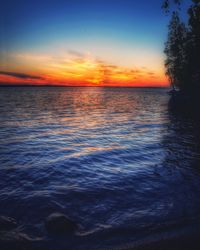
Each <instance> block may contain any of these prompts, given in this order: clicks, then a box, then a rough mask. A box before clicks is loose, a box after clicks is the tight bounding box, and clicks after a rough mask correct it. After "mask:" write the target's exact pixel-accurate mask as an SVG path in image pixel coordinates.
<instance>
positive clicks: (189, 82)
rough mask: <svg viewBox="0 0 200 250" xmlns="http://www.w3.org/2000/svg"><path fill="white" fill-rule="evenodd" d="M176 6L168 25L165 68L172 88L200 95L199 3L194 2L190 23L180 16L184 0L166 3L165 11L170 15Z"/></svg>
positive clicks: (192, 2)
mask: <svg viewBox="0 0 200 250" xmlns="http://www.w3.org/2000/svg"><path fill="white" fill-rule="evenodd" d="M172 2H173V3H175V4H176V6H177V8H175V10H174V11H172V14H171V20H170V23H169V26H168V38H167V41H166V43H165V50H164V52H165V55H166V59H165V68H166V75H167V76H168V78H169V80H170V83H171V85H172V87H173V89H179V90H180V91H183V92H185V93H188V94H189V93H199V94H200V0H191V3H190V6H189V8H188V10H187V14H188V18H187V21H182V20H181V17H180V14H179V13H180V8H181V0H171V1H170V0H165V1H164V2H163V9H164V10H165V11H166V12H168V13H169V12H170V11H169V10H170V5H171V4H172Z"/></svg>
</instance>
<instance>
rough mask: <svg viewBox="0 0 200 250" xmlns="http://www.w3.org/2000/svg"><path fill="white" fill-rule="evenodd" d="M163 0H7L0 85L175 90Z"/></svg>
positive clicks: (0, 34) (1, 12) (0, 29)
mask: <svg viewBox="0 0 200 250" xmlns="http://www.w3.org/2000/svg"><path fill="white" fill-rule="evenodd" d="M161 3H162V0H151V1H146V0H57V1H56V0H54V1H53V0H34V1H31V0H18V1H16V0H7V1H4V3H1V8H0V17H1V19H0V84H31V85H32V84H48V85H66V86H80V85H81V86H167V85H168V83H167V79H166V77H165V74H164V66H163V61H164V55H163V48H164V41H165V39H166V34H167V23H168V17H166V16H165V15H164V14H163V12H162V10H161Z"/></svg>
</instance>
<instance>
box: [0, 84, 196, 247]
mask: <svg viewBox="0 0 200 250" xmlns="http://www.w3.org/2000/svg"><path fill="white" fill-rule="evenodd" d="M168 101H169V96H168V95H167V90H166V89H131V88H59V87H57V88H56V87H52V88H48V87H38V88H37V87H27V88H26V87H18V88H15V87H12V88H11V87H10V88H9V87H5V88H3V87H1V88H0V214H3V215H8V216H11V217H14V218H16V219H17V220H18V221H19V222H20V224H21V225H22V227H23V231H24V232H26V233H28V234H29V235H30V236H31V237H33V238H36V237H42V238H43V239H44V242H43V243H42V244H43V246H42V249H53V250H55V249H56V250H57V249H59V250H62V249H72V250H73V249H81V250H83V249H87V250H95V249H115V247H116V246H117V248H116V249H120V247H121V246H122V248H123V247H125V246H131V245H132V244H133V243H135V242H139V241H146V240H148V239H155V238H162V237H166V235H171V234H179V233H182V232H183V231H184V232H187V231H191V230H194V228H195V227H197V226H196V224H199V223H197V222H199V215H200V198H199V197H200V132H199V124H200V123H199V122H198V121H196V120H193V118H191V117H190V116H189V115H187V114H185V115H177V114H175V113H173V112H172V111H171V110H170V109H169V108H168ZM52 212H62V213H65V214H67V215H68V216H69V217H70V218H72V219H73V220H75V221H76V222H77V223H79V224H80V225H81V227H82V229H81V230H80V232H78V233H77V234H76V235H71V236H69V237H67V236H66V237H65V238H64V239H62V238H61V239H60V240H57V239H51V237H49V236H48V235H47V234H46V232H45V229H44V226H43V221H44V218H45V217H46V216H48V215H49V214H50V213H52ZM194 225H195V226H194ZM50 246H51V247H50ZM37 249H39V248H37Z"/></svg>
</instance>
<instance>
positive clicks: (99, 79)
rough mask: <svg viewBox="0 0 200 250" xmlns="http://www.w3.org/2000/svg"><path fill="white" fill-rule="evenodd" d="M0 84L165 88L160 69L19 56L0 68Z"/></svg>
mask: <svg viewBox="0 0 200 250" xmlns="http://www.w3.org/2000/svg"><path fill="white" fill-rule="evenodd" d="M0 84H27V85H56V86H57V85H62V86H116V87H117V86H119V87H123V86H124V87H144V86H152V87H153V86H155V87H167V86H169V84H168V81H167V79H166V77H165V75H164V73H163V69H162V68H160V69H147V68H146V67H145V68H144V67H142V68H135V69H130V68H126V67H121V66H117V65H113V64H109V63H106V62H104V61H102V60H99V59H95V58H92V57H91V56H90V55H89V56H84V57H71V58H70V57H63V58H54V57H51V56H42V55H31V54H28V55H27V54H20V55H14V56H11V57H10V61H9V62H8V65H7V67H4V68H3V69H2V67H0Z"/></svg>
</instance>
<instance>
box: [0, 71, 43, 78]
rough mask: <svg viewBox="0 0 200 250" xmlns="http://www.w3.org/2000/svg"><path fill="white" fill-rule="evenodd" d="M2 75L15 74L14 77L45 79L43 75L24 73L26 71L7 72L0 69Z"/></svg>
mask: <svg viewBox="0 0 200 250" xmlns="http://www.w3.org/2000/svg"><path fill="white" fill-rule="evenodd" d="M0 75H7V76H13V77H17V78H20V79H37V80H38V79H39V80H42V79H43V78H42V77H41V76H33V75H29V74H24V73H17V72H7V71H0Z"/></svg>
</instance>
